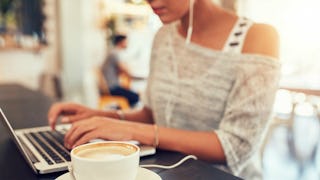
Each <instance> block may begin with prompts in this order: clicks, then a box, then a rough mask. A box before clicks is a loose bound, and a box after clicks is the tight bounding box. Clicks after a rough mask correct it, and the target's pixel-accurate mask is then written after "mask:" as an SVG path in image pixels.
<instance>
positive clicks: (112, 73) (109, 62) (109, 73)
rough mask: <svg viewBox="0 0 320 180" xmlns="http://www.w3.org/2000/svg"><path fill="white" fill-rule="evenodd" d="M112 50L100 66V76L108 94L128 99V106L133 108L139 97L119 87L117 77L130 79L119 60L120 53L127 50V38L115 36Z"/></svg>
mask: <svg viewBox="0 0 320 180" xmlns="http://www.w3.org/2000/svg"><path fill="white" fill-rule="evenodd" d="M113 44H114V49H113V50H112V51H111V52H110V53H109V55H108V56H107V59H106V61H105V62H104V63H103V65H102V69H101V71H102V74H103V76H104V79H105V80H106V83H107V86H108V88H109V93H110V94H111V95H114V96H123V97H125V98H127V99H128V101H129V104H130V106H131V107H133V106H134V105H135V104H136V103H137V102H138V101H139V95H138V94H137V93H135V92H134V91H132V90H130V89H128V88H125V87H122V86H121V85H120V80H119V75H120V74H124V75H125V76H126V77H128V78H130V77H131V75H130V73H129V71H128V68H127V66H126V64H125V63H123V61H121V59H120V55H119V54H120V52H121V51H123V50H124V49H126V48H127V37H126V36H124V35H116V36H115V37H114V40H113Z"/></svg>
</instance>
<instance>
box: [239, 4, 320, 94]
mask: <svg viewBox="0 0 320 180" xmlns="http://www.w3.org/2000/svg"><path fill="white" fill-rule="evenodd" d="M238 5H239V11H240V14H242V15H245V16H247V17H249V18H252V19H254V20H256V21H258V22H265V23H268V24H272V25H273V26H275V27H276V28H277V30H278V32H279V35H280V37H281V39H280V40H281V44H280V45H281V51H280V53H281V56H280V60H281V63H282V79H281V86H289V87H296V88H307V89H318V90H319V89H320V80H319V77H320V60H319V59H320V46H319V44H318V42H320V34H319V32H320V23H318V22H319V20H318V18H319V17H320V11H319V9H320V1H319V0H281V1H279V0H239V2H238Z"/></svg>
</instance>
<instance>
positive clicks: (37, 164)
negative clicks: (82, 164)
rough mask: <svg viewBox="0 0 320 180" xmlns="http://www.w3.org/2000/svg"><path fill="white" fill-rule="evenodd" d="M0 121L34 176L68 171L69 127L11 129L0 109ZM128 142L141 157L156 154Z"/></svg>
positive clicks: (150, 148)
mask: <svg viewBox="0 0 320 180" xmlns="http://www.w3.org/2000/svg"><path fill="white" fill-rule="evenodd" d="M0 119H1V122H3V125H4V126H5V128H6V129H7V130H8V133H9V134H10V136H11V138H12V140H13V141H14V142H15V144H16V145H17V147H18V149H19V150H20V152H21V153H22V155H23V157H24V158H25V160H26V161H27V163H28V164H29V165H30V167H31V168H32V170H33V171H34V172H35V173H36V174H47V173H52V172H58V171H64V170H67V169H68V165H69V163H70V161H71V159H70V151H69V150H68V149H66V148H65V147H64V145H63V144H64V143H63V139H64V134H65V133H66V132H67V131H68V129H69V128H70V127H71V126H70V125H57V126H56V130H55V131H52V130H51V128H50V127H49V126H43V127H34V128H26V129H13V128H12V126H11V124H10V122H9V121H8V119H7V118H6V116H5V114H4V112H3V111H2V109H1V108H0ZM93 141H100V140H97V139H96V140H93ZM130 142H132V143H135V144H137V145H138V146H139V147H140V156H141V157H142V156H147V155H152V154H155V152H156V149H155V148H154V147H152V146H147V145H141V144H139V143H138V142H136V141H130Z"/></svg>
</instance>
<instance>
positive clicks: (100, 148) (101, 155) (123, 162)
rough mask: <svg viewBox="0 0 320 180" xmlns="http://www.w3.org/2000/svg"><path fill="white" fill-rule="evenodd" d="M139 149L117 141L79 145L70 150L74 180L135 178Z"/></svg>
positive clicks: (123, 179) (130, 179)
mask: <svg viewBox="0 0 320 180" xmlns="http://www.w3.org/2000/svg"><path fill="white" fill-rule="evenodd" d="M139 152H140V149H139V147H138V146H136V145H134V144H130V143H127V142H118V141H106V142H96V143H89V144H84V145H80V146H78V147H76V148H74V149H73V150H72V151H71V153H70V154H71V168H70V169H71V170H70V171H71V172H70V173H72V174H73V177H74V178H75V179H76V180H102V179H103V180H108V179H110V180H111V179H112V180H135V179H136V176H137V173H138V168H139V159H140V156H139Z"/></svg>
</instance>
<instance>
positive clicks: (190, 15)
mask: <svg viewBox="0 0 320 180" xmlns="http://www.w3.org/2000/svg"><path fill="white" fill-rule="evenodd" d="M194 2H195V0H190V2H189V25H188V30H187V38H186V44H190V42H191V37H192V31H193V9H194V8H193V6H194Z"/></svg>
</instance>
